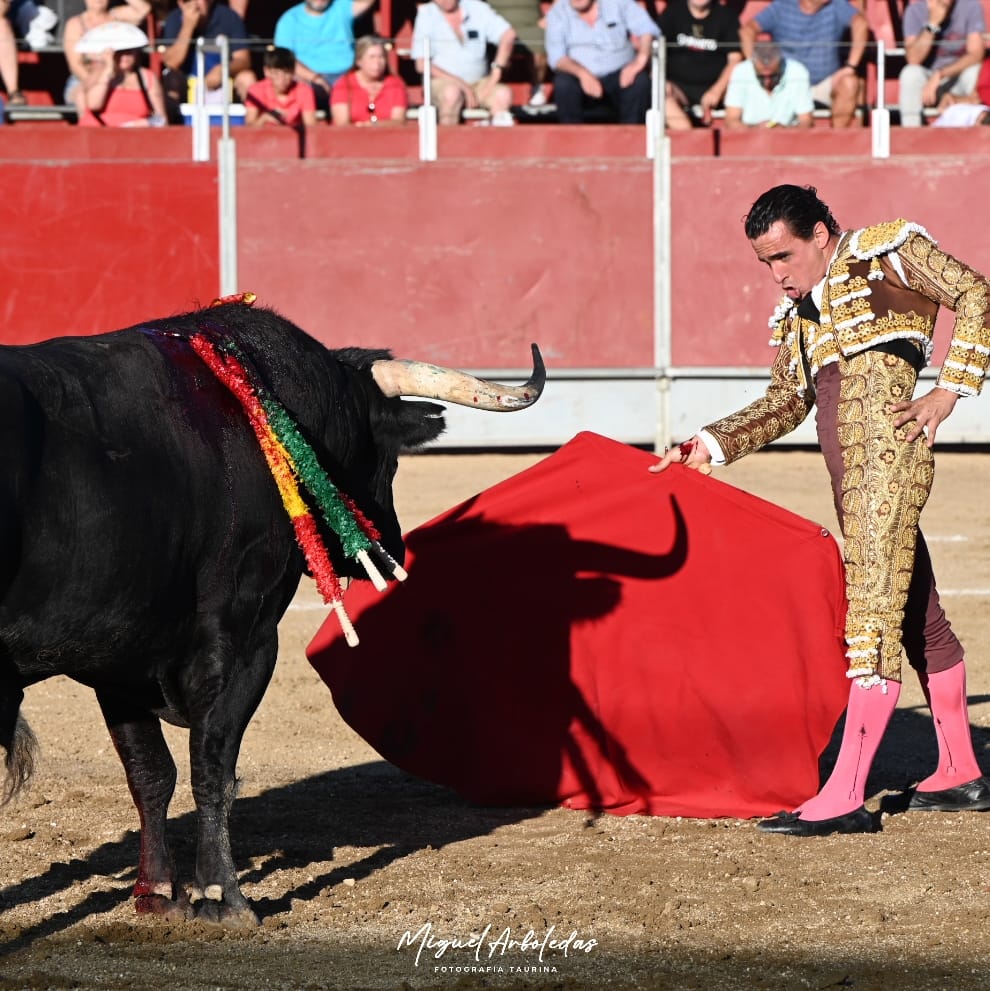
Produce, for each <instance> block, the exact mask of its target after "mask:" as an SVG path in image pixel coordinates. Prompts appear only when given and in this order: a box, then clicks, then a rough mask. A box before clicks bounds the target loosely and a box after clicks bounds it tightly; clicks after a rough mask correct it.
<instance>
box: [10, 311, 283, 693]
mask: <svg viewBox="0 0 990 991" xmlns="http://www.w3.org/2000/svg"><path fill="white" fill-rule="evenodd" d="M172 352H174V353H172ZM257 460H258V455H257V452H256V451H251V450H250V448H249V444H248V443H247V437H246V429H245V424H244V422H243V415H242V414H241V413H240V411H239V410H238V409H237V408H236V407H235V406H234V405H233V403H232V402H231V400H230V397H229V395H228V394H226V393H225V392H224V391H223V390H221V389H219V387H218V385H217V383H216V382H215V380H213V378H212V376H211V375H210V373H209V371H208V370H207V369H205V368H204V367H203V366H202V364H201V363H198V360H197V359H195V356H194V355H191V352H190V351H189V349H188V345H184V344H180V342H177V341H172V340H171V339H169V338H165V337H162V336H160V335H149V334H146V333H142V332H141V331H140V330H131V331H120V332H117V333H115V334H109V335H101V336H98V337H93V338H78V339H61V340H56V341H50V342H45V343H43V344H39V345H32V346H29V347H8V348H3V349H0V510H2V522H0V553H2V561H0V639H2V640H3V641H4V645H5V647H6V648H7V649H8V650H10V651H12V652H13V653H14V654H15V655H16V654H18V653H19V654H21V655H22V656H21V660H20V662H19V663H20V666H21V667H22V669H23V668H24V667H25V666H30V665H31V664H33V663H34V662H33V661H31V660H30V658H31V657H34V656H36V653H37V652H38V651H39V650H40V651H42V652H45V651H49V652H56V653H57V654H58V656H59V660H58V664H59V670H60V671H62V672H63V673H70V674H74V675H77V676H78V675H80V674H84V673H85V671H86V670H88V669H105V668H106V667H107V665H108V664H111V663H112V664H119V663H126V659H125V656H124V655H127V654H130V655H133V654H134V653H135V652H139V651H140V652H143V653H144V654H145V655H146V656H147V654H148V652H151V653H153V652H154V651H156V650H161V649H162V648H163V646H164V645H165V644H166V643H167V644H168V645H169V647H168V649H171V648H172V646H174V645H175V644H176V641H181V639H182V638H183V636H186V635H188V636H192V635H193V631H192V629H191V623H192V616H193V615H194V614H195V612H196V608H197V600H198V598H199V597H201V596H202V595H203V586H204V583H205V582H208V581H209V580H210V578H209V574H208V572H209V570H210V569H217V568H223V567H224V566H226V565H229V564H230V561H229V555H230V554H231V553H232V549H233V548H236V545H237V542H238V541H242V542H243V541H245V539H248V538H245V535H244V534H242V533H237V532H235V531H236V529H237V527H238V526H245V523H244V520H245V519H246V520H247V521H248V522H247V526H248V528H250V526H251V521H252V520H253V519H255V518H256V519H257V523H256V526H255V528H256V529H263V528H264V525H265V523H264V520H265V518H266V515H270V513H271V506H270V503H271V500H270V498H269V497H268V495H267V490H266V491H265V492H264V493H262V494H261V496H260V497H259V496H258V495H257V494H254V495H252V496H250V499H254V500H256V501H257V500H259V498H260V503H259V504H258V505H255V506H252V505H246V500H247V499H248V497H245V496H243V495H241V496H240V500H241V501H240V503H239V504H238V509H234V508H233V506H234V503H233V501H232V499H231V497H232V496H233V494H234V493H233V491H232V490H233V489H234V488H235V487H237V486H238V481H237V477H236V476H237V475H238V474H239V473H241V474H243V473H245V472H247V473H248V474H250V473H251V472H252V471H254V466H255V465H256V464H257ZM245 463H246V465H247V467H246V468H245V467H244V465H245ZM244 484H245V485H246V486H247V487H248V490H249V491H250V490H251V489H257V486H256V485H252V484H251V482H250V481H245V483H244ZM238 514H239V516H238ZM225 555H227V556H226V557H225ZM166 634H167V635H166ZM22 673H24V674H26V675H29V674H30V672H28V671H26V670H24V671H22ZM41 674H42V676H43V674H44V672H43V671H42V672H41Z"/></svg>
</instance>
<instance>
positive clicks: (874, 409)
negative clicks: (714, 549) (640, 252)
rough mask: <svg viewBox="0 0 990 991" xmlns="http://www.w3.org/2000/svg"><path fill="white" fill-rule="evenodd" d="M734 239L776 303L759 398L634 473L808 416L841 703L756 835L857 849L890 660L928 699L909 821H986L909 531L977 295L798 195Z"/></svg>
mask: <svg viewBox="0 0 990 991" xmlns="http://www.w3.org/2000/svg"><path fill="white" fill-rule="evenodd" d="M745 231H746V236H747V237H748V238H749V240H750V244H751V245H752V247H753V249H754V251H755V253H756V257H757V259H758V260H759V261H760V262H762V263H763V264H765V265H766V266H767V267H768V268H769V270H770V274H771V275H772V277H773V278H774V280H775V281H776V282H777V283H778V284H779V285H780V286H781V288H782V289H783V291H784V296H783V298H782V299H781V301H780V303H779V304H778V306H777V309H776V310H775V311H774V313H773V315H772V317H771V318H770V331H771V339H770V343H771V344H772V345H773V346H775V347H776V348H778V352H777V356H776V359H775V361H774V363H773V367H772V370H771V381H770V385H769V386H768V388H767V390H766V393H765V394H764V395H763V396H762V397H761V398H759V399H757V400H755V401H754V402H752V403H750V404H749V405H748V406H746V407H745V408H744V409H742V410H739V411H738V412H736V413H733V414H731V415H729V416H726V417H723V418H722V419H720V420H717V421H716V422H715V423H712V424H710V425H708V426H707V427H705V428H704V429H702V430H700V431H699V432H698V433H697V434H696V435H695V436H694V437H692V438H691V439H690V440H689V441H686V442H685V443H683V444H681V445H679V446H677V447H675V448H674V449H673V450H671V451H669V452H667V453H666V454H665V455H664V457H663V458H662V459H661V460H660V461H659V462H658V463H657V464H655V465H652V466H651V468H650V470H651V471H654V472H659V471H663V470H665V469H666V468H667V467H668V465H670V464H671V463H673V462H682V463H684V464H685V465H687V466H688V467H689V468H696V469H702V470H708V469H707V465H708V464H710V463H711V464H716V465H718V464H729V463H731V462H733V461H736V460H738V459H739V458H741V457H743V456H744V455H746V454H749V453H751V452H753V451H756V450H759V449H760V448H762V447H764V446H765V445H767V444H769V443H770V442H772V441H774V440H776V439H778V438H779V437H782V436H784V435H785V434H787V433H788V432H790V431H791V430H793V429H794V428H795V427H797V426H798V424H800V423H801V422H802V421H803V420H804V419H805V418H806V417H807V415H808V413H809V412H810V411H811V409H812V407H815V408H816V426H817V433H818V440H819V444H820V446H821V450H822V453H823V455H824V458H825V463H826V466H827V468H828V472H829V476H830V479H831V483H832V492H833V496H834V500H835V508H836V514H837V516H838V519H839V525H840V528H841V531H842V536H843V558H844V563H845V576H846V578H845V580H846V597H847V599H848V611H847V615H846V629H845V637H846V656H847V658H848V661H849V669H848V675H849V677H850V679H851V680H850V692H849V702H848V706H847V709H846V721H845V727H844V730H843V737H842V743H841V746H840V749H839V754H838V757H837V758H836V762H835V766H834V767H833V770H832V772H831V774H830V775H829V778H828V780H827V781H826V783H825V785H824V786H823V787H822V789H821V791H819V793H818V794H817V795H815V796H813V797H812V798H810V799H808V801H806V802H804V803H803V804H802V805H801V806H799V807H798V808H797V809H794V810H787V811H782V812H780V813H778V814H777V815H776V816H773V817H772V818H770V819H766V820H763V821H762V822H760V823H759V824H758V828H760V829H762V830H764V831H767V832H776V833H787V834H790V835H797V836H824V835H829V834H831V833H857V832H873V831H874V830H876V829H877V820H876V817H875V816H874V815H873V814H872V813H870V812H869V811H868V810H867V809H866V806H865V789H866V779H867V776H868V774H869V770H870V766H871V764H872V762H873V758H874V756H875V754H876V751H877V748H878V747H879V744H880V741H881V739H882V737H883V734H884V732H885V731H886V728H887V724H888V723H889V721H890V717H891V716H892V714H893V711H894V708H895V707H896V704H897V699H898V697H899V694H900V687H901V676H902V664H903V660H904V658H905V657H907V659H908V661H909V662H910V664H911V666H912V667H914V668H915V670H916V671H917V674H918V677H919V679H920V681H921V686H922V689H923V690H924V693H925V697H926V699H927V700H928V703H929V707H930V709H931V712H932V717H933V720H934V724H935V730H936V737H937V742H938V751H939V754H938V761H939V763H938V768H937V770H936V771H935V773H933V774H932V775H930V776H929V777H928V778H926V779H925V780H924V781H921V782H920V783H919V784H918V785H917V787H916V788H915V789H914V792H913V794H912V796H911V799H910V802H909V804H908V810H909V811H934V810H939V811H962V810H970V811H972V810H987V809H990V780H988V779H987V778H985V777H984V776H983V775H982V773H981V770H980V767H979V765H978V763H977V760H976V756H975V754H974V752H973V744H972V738H971V735H970V728H969V714H968V710H967V704H966V669H965V662H964V655H963V649H962V645H961V644H960V643H959V640H958V639H957V638H956V636H955V634H954V633H953V631H952V628H951V627H950V625H949V622H948V620H947V619H946V616H945V612H944V611H943V609H942V606H941V603H940V601H939V596H938V591H937V589H936V585H935V578H934V574H933V571H932V566H931V559H930V557H929V554H928V548H927V546H926V545H925V541H924V537H923V536H922V534H921V532H920V529H919V518H920V515H921V510H922V509H923V507H924V505H925V503H926V501H927V499H928V495H929V493H930V492H931V487H932V481H933V478H934V458H933V455H932V447H933V445H934V443H935V437H936V433H937V430H938V426H939V424H940V423H941V422H942V421H943V420H944V419H945V418H946V417H947V416H948V415H949V414H950V413H951V412H952V410H953V408H954V406H955V403H956V402H957V400H958V399H959V397H960V396H974V395H977V394H978V393H979V392H980V390H981V387H982V385H983V380H984V377H985V375H986V371H987V364H988V358H990V283H988V281H987V279H986V278H985V277H984V276H983V275H981V274H980V273H978V272H976V271H974V270H973V269H972V268H970V267H968V266H967V265H965V264H963V263H962V262H960V261H958V260H957V259H955V258H953V257H952V256H951V255H948V254H946V253H945V252H943V251H941V250H940V249H939V248H938V246H937V244H936V242H935V241H934V239H933V238H932V237H931V235H929V233H928V232H927V231H926V230H925V229H924V228H923V227H921V226H919V225H918V224H915V223H911V222H909V221H906V220H895V221H892V222H888V223H881V224H877V225H874V226H871V227H865V228H862V229H860V230H845V231H844V230H842V228H840V227H839V225H838V223H837V222H836V221H835V219H834V217H833V216H832V213H831V211H830V210H829V208H828V206H826V205H825V203H823V202H822V200H821V199H819V197H818V195H817V191H816V190H815V189H814V188H812V187H800V186H792V185H785V186H776V187H774V188H773V189H770V190H768V191H767V192H766V193H764V194H763V195H762V196H761V197H760V198H759V199H758V200H757V201H756V202H755V203H754V204H753V206H752V208H751V210H750V212H749V213H748V214H747V216H746V220H745ZM941 306H945V307H947V308H949V309H951V310H953V311H954V312H955V323H954V326H953V331H952V340H951V342H950V344H949V348H948V353H947V354H946V357H945V360H944V361H943V363H942V367H941V370H940V373H939V376H938V379H937V382H936V385H935V387H934V388H933V389H932V390H931V391H930V392H928V393H926V394H925V395H922V396H919V397H918V398H913V394H914V389H915V385H916V383H917V378H918V373H919V371H920V370H921V369H922V368H923V367H924V366H925V365H926V364H927V363H928V362H929V360H930V359H931V356H932V350H933V332H934V327H935V318H936V316H937V314H938V311H939V308H940V307H941Z"/></svg>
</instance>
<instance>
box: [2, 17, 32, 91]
mask: <svg viewBox="0 0 990 991" xmlns="http://www.w3.org/2000/svg"><path fill="white" fill-rule="evenodd" d="M9 10H10V0H0V80H2V81H3V88H4V91H5V92H6V93H7V102H8V103H9V104H10V105H11V106H23V105H24V104H25V103H26V102H27V101H26V100H25V98H24V94H23V93H22V92H21V89H20V86H21V84H20V71H19V70H20V66H19V64H18V61H17V38H16V37H15V35H14V26H13V24H11V22H10V19H9V18H8V17H7V14H8V12H9Z"/></svg>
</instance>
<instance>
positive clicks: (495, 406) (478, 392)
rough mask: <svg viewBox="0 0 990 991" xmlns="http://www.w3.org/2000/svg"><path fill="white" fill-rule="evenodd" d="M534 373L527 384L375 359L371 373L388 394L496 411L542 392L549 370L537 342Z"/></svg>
mask: <svg viewBox="0 0 990 991" xmlns="http://www.w3.org/2000/svg"><path fill="white" fill-rule="evenodd" d="M532 348H533V374H532V375H531V376H530V377H529V381H528V382H526V384H525V385H501V384H500V383H498V382H486V381H485V380H484V379H479V378H475V377H474V376H473V375H468V374H467V373H466V372H458V371H455V370H454V369H452V368H441V367H439V366H438V365H429V364H427V363H426V362H424V361H376V362H375V363H374V364H373V365H372V366H371V374H372V377H373V378H374V380H375V382H376V384H377V385H378V388H379V389H381V390H382V392H384V393H385V395H386V396H419V397H421V398H423V399H440V400H443V401H445V402H448V403H457V404H459V405H460V406H474V407H475V408H476V409H487V410H492V411H494V412H507V411H509V410H517V409H525V408H526V407H527V406H532V405H533V403H535V402H536V400H537V399H539V398H540V394H541V393H542V392H543V385H544V383H545V382H546V379H547V370H546V368H545V367H544V365H543V358H542V356H541V355H540V349H539V348H538V347H537V346H536V345H535V344H534V345H532Z"/></svg>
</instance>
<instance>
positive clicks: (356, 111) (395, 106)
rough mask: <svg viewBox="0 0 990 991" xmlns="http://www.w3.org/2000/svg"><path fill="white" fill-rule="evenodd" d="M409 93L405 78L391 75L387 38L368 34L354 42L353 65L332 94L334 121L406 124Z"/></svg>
mask: <svg viewBox="0 0 990 991" xmlns="http://www.w3.org/2000/svg"><path fill="white" fill-rule="evenodd" d="M408 106H409V97H408V96H407V95H406V87H405V86H404V85H403V83H402V80H400V79H397V78H396V77H395V76H393V75H390V74H389V71H388V61H387V59H386V57H385V42H384V41H382V39H381V38H375V37H373V36H372V35H365V37H363V38H358V40H357V41H356V42H355V44H354V68H353V69H352V70H351V71H350V72H348V73H347V74H346V75H344V76H341V77H340V79H338V80H337V82H336V83H335V84H334V87H333V92H332V93H331V95H330V113H331V116H332V119H333V122H334V124H339V125H344V124H357V125H358V126H359V127H361V126H365V125H369V124H405V122H406V109H407V108H408Z"/></svg>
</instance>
